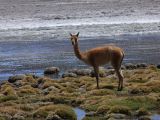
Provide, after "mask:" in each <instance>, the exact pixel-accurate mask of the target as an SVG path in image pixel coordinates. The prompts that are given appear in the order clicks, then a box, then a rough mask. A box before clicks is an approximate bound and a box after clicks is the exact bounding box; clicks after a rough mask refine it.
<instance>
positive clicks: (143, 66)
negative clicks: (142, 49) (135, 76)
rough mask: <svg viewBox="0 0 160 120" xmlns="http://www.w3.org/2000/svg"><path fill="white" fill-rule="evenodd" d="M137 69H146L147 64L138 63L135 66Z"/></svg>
mask: <svg viewBox="0 0 160 120" xmlns="http://www.w3.org/2000/svg"><path fill="white" fill-rule="evenodd" d="M136 67H137V68H146V67H147V64H146V63H139V64H137V65H136Z"/></svg>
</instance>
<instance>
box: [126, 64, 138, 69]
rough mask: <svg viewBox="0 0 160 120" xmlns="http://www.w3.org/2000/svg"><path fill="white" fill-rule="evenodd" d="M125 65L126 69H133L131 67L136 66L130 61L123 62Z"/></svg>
mask: <svg viewBox="0 0 160 120" xmlns="http://www.w3.org/2000/svg"><path fill="white" fill-rule="evenodd" d="M125 67H126V69H129V70H133V69H136V68H137V66H136V65H134V64H132V63H127V64H125Z"/></svg>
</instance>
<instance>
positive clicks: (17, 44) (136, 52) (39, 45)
mask: <svg viewBox="0 0 160 120" xmlns="http://www.w3.org/2000/svg"><path fill="white" fill-rule="evenodd" d="M159 38H160V34H159V33H148V34H130V35H129V34H123V35H117V36H110V37H98V38H80V40H79V44H80V49H81V50H82V51H84V50H87V49H89V48H93V47H96V46H100V45H104V44H116V45H118V46H120V47H122V48H123V49H124V51H125V59H124V61H123V64H125V63H128V62H129V63H142V62H145V63H149V64H158V63H159V59H160V39H159ZM0 56H1V59H0V80H6V79H7V78H8V77H9V76H11V75H14V74H24V73H35V74H37V75H43V70H44V69H45V68H46V67H49V66H56V67H59V68H60V69H61V74H62V73H63V72H64V71H65V70H67V69H72V68H85V67H87V66H86V65H85V64H83V63H82V62H81V61H79V60H78V59H77V58H76V57H75V55H74V53H73V48H72V46H71V43H70V41H69V40H67V39H65V40H56V39H50V38H48V39H47V40H45V41H43V40H39V41H34V40H33V41H27V40H24V41H23V40H21V41H11V40H10V41H7V40H6V41H1V42H0Z"/></svg>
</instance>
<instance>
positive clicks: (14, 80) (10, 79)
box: [8, 75, 26, 83]
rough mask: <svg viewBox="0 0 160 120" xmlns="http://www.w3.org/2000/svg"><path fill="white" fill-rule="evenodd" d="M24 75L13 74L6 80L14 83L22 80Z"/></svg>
mask: <svg viewBox="0 0 160 120" xmlns="http://www.w3.org/2000/svg"><path fill="white" fill-rule="evenodd" d="M25 77H26V75H15V76H10V77H9V78H8V82H10V83H14V82H16V81H18V80H23V79H24V78H25Z"/></svg>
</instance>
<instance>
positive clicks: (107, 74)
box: [106, 69, 115, 76]
mask: <svg viewBox="0 0 160 120" xmlns="http://www.w3.org/2000/svg"><path fill="white" fill-rule="evenodd" d="M113 74H115V70H114V69H110V70H108V71H107V72H106V76H109V75H113Z"/></svg>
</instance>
